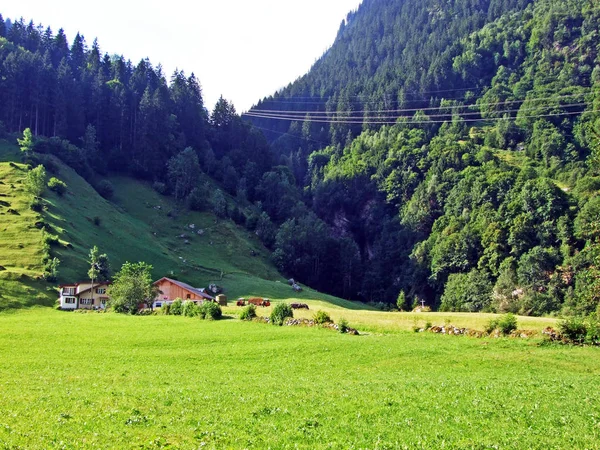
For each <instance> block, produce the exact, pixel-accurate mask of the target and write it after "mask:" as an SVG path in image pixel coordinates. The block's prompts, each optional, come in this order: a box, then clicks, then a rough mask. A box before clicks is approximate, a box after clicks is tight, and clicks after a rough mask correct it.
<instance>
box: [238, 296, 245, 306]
mask: <svg viewBox="0 0 600 450" xmlns="http://www.w3.org/2000/svg"><path fill="white" fill-rule="evenodd" d="M236 305H237V306H246V300H244V299H243V298H240V299H238V301H237V303H236Z"/></svg>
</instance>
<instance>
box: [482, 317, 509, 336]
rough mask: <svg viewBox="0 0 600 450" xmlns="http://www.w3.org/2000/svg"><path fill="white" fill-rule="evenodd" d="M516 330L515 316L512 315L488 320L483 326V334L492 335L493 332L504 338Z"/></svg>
mask: <svg viewBox="0 0 600 450" xmlns="http://www.w3.org/2000/svg"><path fill="white" fill-rule="evenodd" d="M516 329H517V316H515V315H514V314H513V313H508V314H505V315H503V316H501V317H498V318H495V319H490V321H489V322H488V323H487V325H486V326H485V332H486V333H488V334H492V333H493V332H494V331H495V330H498V331H500V333H502V334H503V335H504V336H508V335H509V334H510V333H512V332H513V331H515V330H516Z"/></svg>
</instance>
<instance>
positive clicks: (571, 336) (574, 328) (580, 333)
mask: <svg viewBox="0 0 600 450" xmlns="http://www.w3.org/2000/svg"><path fill="white" fill-rule="evenodd" d="M558 329H559V330H560V334H562V335H563V337H565V338H566V339H568V340H569V341H571V342H574V343H579V344H581V343H583V342H585V340H586V337H587V334H588V329H587V325H586V323H585V320H584V319H583V318H582V317H569V318H567V319H565V320H562V321H561V322H560V323H559V324H558Z"/></svg>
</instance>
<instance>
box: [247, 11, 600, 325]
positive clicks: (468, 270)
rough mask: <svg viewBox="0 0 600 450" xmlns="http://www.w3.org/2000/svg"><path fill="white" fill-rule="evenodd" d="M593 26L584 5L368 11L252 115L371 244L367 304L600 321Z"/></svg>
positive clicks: (598, 121) (316, 203) (340, 218)
mask: <svg viewBox="0 0 600 450" xmlns="http://www.w3.org/2000/svg"><path fill="white" fill-rule="evenodd" d="M599 23H600V7H599V6H598V4H597V3H596V2H592V1H587V0H586V1H575V0H568V1H564V2H554V1H551V0H536V1H524V2H511V1H483V0H481V1H460V0H456V1H448V2H439V1H435V0H426V1H423V2H416V1H411V0H406V1H397V2H392V1H386V0H370V1H365V2H364V3H363V5H362V6H361V7H360V8H359V10H358V11H357V12H356V13H353V14H351V15H350V16H349V18H348V20H347V21H346V23H345V24H344V25H343V26H342V28H341V29H340V32H339V34H338V37H337V39H336V42H335V43H334V45H333V46H332V48H331V49H330V50H329V51H328V52H327V53H326V54H325V55H324V56H323V57H322V58H321V60H319V62H318V63H316V64H315V66H314V67H313V69H312V70H311V71H310V72H309V73H308V74H307V75H306V76H305V77H302V78H301V79H299V80H297V81H296V82H294V83H293V84H291V85H290V86H288V87H287V88H285V89H283V90H281V91H280V92H278V93H276V94H275V95H274V96H273V97H271V98H269V99H266V100H265V101H263V102H261V103H260V104H259V105H258V106H257V107H256V108H255V109H253V110H252V111H250V112H249V113H248V117H249V118H250V119H251V120H252V121H253V123H255V124H256V125H257V126H258V127H260V128H262V129H263V130H265V132H266V133H267V134H268V135H269V136H270V138H271V139H272V140H274V141H273V144H272V146H273V148H274V149H275V150H276V151H278V152H279V153H281V154H282V161H285V163H286V164H287V165H288V166H289V167H290V169H291V170H292V171H293V172H294V174H295V175H296V180H297V181H298V184H299V185H301V186H302V187H303V188H304V192H305V193H306V194H307V197H308V199H309V202H310V203H311V206H312V209H313V211H314V212H316V213H317V214H318V216H319V217H320V218H321V219H323V220H325V221H326V222H327V223H328V225H329V227H330V230H331V231H332V233H335V234H336V235H338V236H342V237H344V238H345V239H351V240H353V241H354V242H355V243H356V244H357V245H358V246H359V248H360V253H361V268H362V270H361V271H360V272H362V273H363V274H364V277H363V278H362V279H361V280H360V283H361V284H362V285H361V289H360V294H361V295H362V296H364V297H366V298H369V299H372V300H383V301H386V302H389V303H392V302H395V300H396V298H399V299H400V301H403V302H404V306H405V307H407V308H409V307H411V306H412V305H413V304H415V303H418V302H419V301H421V300H424V301H425V302H426V303H427V304H428V305H431V306H433V307H436V308H442V309H448V310H464V311H479V310H494V311H513V312H520V313H525V314H547V313H550V312H558V311H561V312H563V313H569V314H572V313H578V314H589V313H593V312H595V311H600V309H599V308H600V303H599V301H598V299H599V298H600V295H599V292H600V283H599V282H598V280H599V273H598V270H597V267H598V263H599V261H600V257H599V255H600V248H599V247H598V245H597V244H598V238H599V236H600V234H599V228H598V217H599V208H600V207H599V205H600V197H599V195H598V193H599V185H598V175H600V171H599V170H598V167H599V165H598V161H599V159H598V157H599V153H598V152H599V150H600V145H599V143H600V140H599V137H600V118H599V114H598V113H599V111H600V102H599V101H598V87H599V86H600V84H599V83H600V56H599V52H598V48H599V44H600V37H599V35H598V32H597V29H598V25H599ZM269 133H270V134H269ZM328 144H329V145H328ZM320 147H325V148H323V149H319V148H320ZM318 149H319V150H318ZM315 150H318V151H315ZM356 284H357V283H355V285H356ZM399 294H400V295H399Z"/></svg>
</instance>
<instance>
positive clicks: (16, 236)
mask: <svg viewBox="0 0 600 450" xmlns="http://www.w3.org/2000/svg"><path fill="white" fill-rule="evenodd" d="M19 156H20V155H18V149H17V148H16V147H15V146H14V145H11V144H8V143H7V142H6V141H4V142H3V143H2V145H1V146H0V161H2V163H1V165H0V171H1V175H2V177H1V180H2V184H0V195H1V197H0V198H1V199H2V202H3V203H1V204H0V205H2V206H0V208H1V210H0V227H1V228H0V229H2V230H3V232H2V239H1V241H0V243H1V244H2V247H1V248H0V255H2V262H0V264H2V265H3V266H4V267H5V269H6V270H4V271H1V272H0V286H1V289H0V296H1V297H0V300H1V303H0V309H5V308H7V307H15V306H22V305H32V304H43V305H48V306H50V305H52V304H53V303H54V300H55V295H56V292H55V291H54V290H53V286H54V285H55V283H50V284H49V283H45V282H43V281H41V280H40V277H41V274H42V272H43V270H44V268H43V265H42V263H41V260H42V257H43V248H42V241H43V238H44V236H43V232H42V230H41V229H40V227H43V228H44V229H45V230H46V232H45V233H46V236H50V240H49V241H50V242H51V247H50V253H51V256H52V257H57V258H58V259H59V260H60V266H59V270H58V280H57V282H58V283H60V282H73V281H77V280H81V279H84V278H85V277H86V272H87V269H88V263H87V258H88V254H89V250H90V248H91V247H92V246H94V245H97V246H98V247H99V249H100V251H101V252H102V253H107V255H108V256H109V259H110V262H111V266H112V269H113V271H116V270H118V269H119V268H120V266H121V264H122V263H124V262H125V261H145V262H148V263H150V264H152V265H153V266H154V271H153V275H154V277H155V278H159V277H162V276H170V277H176V278H178V279H181V280H182V281H186V282H188V283H191V284H193V285H196V286H207V285H208V284H209V283H217V284H218V285H220V286H222V287H223V288H224V289H225V293H226V294H227V295H229V296H230V297H237V296H243V295H259V296H264V297H270V298H273V299H282V298H289V297H298V298H300V299H319V300H324V301H328V302H332V303H334V304H340V305H345V306H349V307H353V305H352V304H351V303H350V302H344V301H343V300H340V299H337V298H335V297H331V296H327V295H323V294H320V293H318V292H315V291H311V290H306V291H305V292H302V293H298V294H296V293H293V291H292V290H291V288H290V287H289V286H288V285H287V282H286V281H285V279H284V278H283V277H282V276H281V275H279V273H278V272H277V270H276V268H275V267H274V266H273V265H272V263H271V262H270V260H269V252H268V251H267V250H266V249H265V248H264V247H263V246H262V244H261V243H260V241H259V240H258V238H257V237H256V236H255V235H254V233H251V232H249V231H247V230H244V229H242V228H240V227H238V226H236V225H235V224H234V223H233V221H231V220H229V219H220V218H218V217H217V216H215V215H213V214H210V213H197V212H190V211H188V210H187V209H185V208H182V207H179V206H178V205H177V204H176V202H175V201H174V200H173V199H172V198H170V197H165V196H161V195H159V194H158V193H156V192H155V191H154V190H153V189H152V188H151V187H150V185H149V184H148V183H146V182H140V181H137V180H134V179H132V178H127V177H122V176H121V177H112V178H111V181H112V183H113V185H114V187H115V194H114V198H113V199H112V200H111V201H108V200H106V199H104V198H102V197H101V196H100V195H98V193H97V192H96V191H95V190H94V189H93V188H92V186H90V185H89V184H88V183H87V182H86V181H85V180H84V179H83V178H82V177H80V176H79V175H78V174H77V173H76V172H75V171H74V170H73V169H71V168H70V167H69V166H66V165H64V164H62V163H61V162H60V161H59V160H58V159H56V158H54V157H52V156H47V158H48V161H49V163H48V164H47V165H48V167H49V168H52V169H53V173H49V176H54V177H57V178H59V179H60V180H62V181H64V182H65V183H66V185H67V192H66V193H65V194H63V195H62V196H61V195H58V194H57V193H55V192H52V191H50V190H49V189H47V190H46V191H45V193H44V195H43V197H44V201H43V203H44V205H45V208H44V211H42V212H41V213H35V212H33V211H31V209H30V208H29V204H30V197H29V196H28V194H26V193H25V192H24V189H23V187H22V184H23V180H24V177H25V174H26V173H27V167H26V166H25V165H23V164H15V163H13V162H11V160H15V161H16V160H18V159H19ZM215 188H216V186H215ZM229 201H230V202H233V199H231V198H230V199H229ZM8 209H14V210H15V211H16V212H17V213H18V214H10V213H8V212H7V210H8ZM36 222H37V223H38V226H37V227H36V226H35V224H36ZM192 227H193V228H192ZM53 236H56V238H53Z"/></svg>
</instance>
